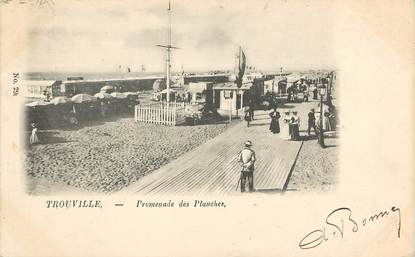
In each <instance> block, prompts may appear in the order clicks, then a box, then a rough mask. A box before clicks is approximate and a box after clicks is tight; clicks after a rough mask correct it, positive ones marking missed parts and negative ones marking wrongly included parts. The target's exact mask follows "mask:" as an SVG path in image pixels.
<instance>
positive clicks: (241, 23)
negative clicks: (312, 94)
mask: <svg viewBox="0 0 415 257" xmlns="http://www.w3.org/2000/svg"><path fill="white" fill-rule="evenodd" d="M167 6H168V1H167V0H165V1H164V0H163V1H112V0H107V1H94V0H92V1H75V0H74V1H61V2H55V4H54V5H52V7H51V8H38V9H36V11H34V12H32V14H31V17H30V19H28V20H29V29H28V32H27V35H28V40H29V42H30V44H29V45H30V50H29V54H28V61H27V65H28V70H29V71H57V72H60V71H75V72H111V71H114V72H115V71H117V70H118V68H119V66H120V65H121V66H122V67H127V66H128V67H130V68H131V69H132V71H139V69H140V67H141V65H145V67H146V69H147V71H153V72H160V71H164V70H165V50H163V49H161V48H158V47H156V45H157V44H166V43H167V24H168V23H167V21H168V19H167ZM171 9H172V44H173V45H174V46H177V47H179V48H180V49H178V50H174V51H173V54H172V70H173V71H179V70H181V67H182V66H183V68H184V70H185V71H202V70H219V69H226V70H232V69H233V67H234V65H235V56H236V53H237V49H238V47H239V46H241V47H242V49H243V51H244V52H245V54H246V58H247V62H248V65H250V66H255V67H256V68H257V69H259V70H264V71H268V70H279V68H280V67H283V68H284V69H319V68H333V67H334V66H335V60H334V52H333V51H334V47H333V26H334V25H333V20H334V19H333V12H334V10H333V6H331V5H330V3H329V1H312V2H311V1H282V0H281V1H280V0H278V1H277V0H275V1H271V0H268V1H267V0H257V1H243V2H242V3H241V2H240V1H233V0H229V1H220V0H205V1H183V0H181V1H177V0H171Z"/></svg>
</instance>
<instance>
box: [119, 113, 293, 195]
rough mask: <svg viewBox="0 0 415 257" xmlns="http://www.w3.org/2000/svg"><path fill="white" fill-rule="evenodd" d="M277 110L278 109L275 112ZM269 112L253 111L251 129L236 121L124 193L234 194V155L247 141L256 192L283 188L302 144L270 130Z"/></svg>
mask: <svg viewBox="0 0 415 257" xmlns="http://www.w3.org/2000/svg"><path fill="white" fill-rule="evenodd" d="M280 111H281V110H280ZM269 123H270V119H269V117H268V112H260V111H258V112H256V114H255V120H254V121H253V122H252V126H250V127H249V128H247V127H246V123H245V122H241V123H240V124H237V125H235V126H233V127H232V128H230V129H228V130H226V131H225V132H224V133H222V134H221V135H219V136H217V137H215V138H213V139H212V140H210V141H208V142H206V143H205V144H203V145H201V146H199V147H197V148H196V149H194V150H192V151H190V152H188V153H186V154H184V155H182V156H180V157H179V158H178V159H176V160H174V161H172V162H171V163H169V164H167V165H166V166H164V167H162V168H160V169H158V170H156V171H154V172H152V173H150V174H148V175H146V176H145V177H143V178H142V179H140V180H139V181H137V182H136V183H134V184H132V185H131V186H129V187H127V188H126V190H124V191H122V192H123V193H131V194H139V195H149V194H167V195H186V194H192V195H202V194H232V193H238V192H240V191H239V190H238V191H237V189H236V187H237V183H238V179H239V175H240V166H239V165H238V162H237V155H238V153H239V151H241V150H242V148H243V143H244V142H245V141H246V140H251V141H252V143H253V147H252V149H253V150H254V151H255V153H256V157H257V161H256V163H255V173H254V185H255V189H256V190H257V191H263V190H264V191H266V190H283V189H284V186H285V184H286V182H287V179H288V177H289V173H290V170H291V168H292V166H293V164H294V161H295V159H296V156H297V154H298V152H299V150H300V147H301V142H293V141H285V140H282V139H280V137H279V135H278V134H275V135H274V134H272V133H271V132H270V131H269Z"/></svg>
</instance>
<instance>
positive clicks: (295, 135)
mask: <svg viewBox="0 0 415 257" xmlns="http://www.w3.org/2000/svg"><path fill="white" fill-rule="evenodd" d="M269 116H270V117H271V124H270V126H269V130H270V131H271V133H273V134H279V135H280V137H281V138H282V139H284V140H294V141H297V140H300V117H299V116H298V112H297V111H295V110H294V111H292V112H290V111H285V112H284V117H283V119H282V124H281V127H280V123H279V119H280V118H281V114H280V113H279V112H278V111H277V110H275V109H274V110H273V111H272V112H271V113H270V114H269Z"/></svg>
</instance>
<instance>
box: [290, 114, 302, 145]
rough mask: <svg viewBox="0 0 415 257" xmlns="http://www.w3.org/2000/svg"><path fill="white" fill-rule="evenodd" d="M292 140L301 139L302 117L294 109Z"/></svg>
mask: <svg viewBox="0 0 415 257" xmlns="http://www.w3.org/2000/svg"><path fill="white" fill-rule="evenodd" d="M290 124H291V126H292V129H291V140H293V141H297V140H300V117H298V116H297V111H293V116H292V117H291V123H290Z"/></svg>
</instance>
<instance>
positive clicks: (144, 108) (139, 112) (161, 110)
mask: <svg viewBox="0 0 415 257" xmlns="http://www.w3.org/2000/svg"><path fill="white" fill-rule="evenodd" d="M184 108H185V103H176V102H173V103H169V104H167V103H151V104H139V105H136V106H135V114H134V117H135V121H136V122H144V123H154V124H162V125H170V126H176V125H177V124H180V123H182V122H184V119H185V118H184Z"/></svg>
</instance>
